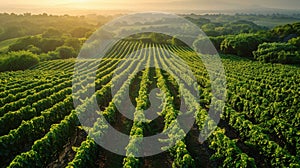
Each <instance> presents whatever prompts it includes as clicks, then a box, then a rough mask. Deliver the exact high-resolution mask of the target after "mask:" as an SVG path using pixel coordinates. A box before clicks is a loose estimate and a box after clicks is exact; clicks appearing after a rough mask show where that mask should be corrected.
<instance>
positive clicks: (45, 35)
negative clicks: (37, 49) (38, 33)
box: [42, 28, 62, 38]
mask: <svg viewBox="0 0 300 168" xmlns="http://www.w3.org/2000/svg"><path fill="white" fill-rule="evenodd" d="M60 36H62V32H61V31H59V30H58V29H55V28H49V29H47V30H46V31H45V32H44V33H43V34H42V37H43V38H49V37H60Z"/></svg>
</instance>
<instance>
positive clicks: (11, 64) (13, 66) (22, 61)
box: [0, 51, 39, 71]
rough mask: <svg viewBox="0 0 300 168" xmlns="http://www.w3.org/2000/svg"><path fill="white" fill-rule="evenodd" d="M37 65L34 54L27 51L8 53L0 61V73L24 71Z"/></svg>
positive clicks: (37, 59)
mask: <svg viewBox="0 0 300 168" xmlns="http://www.w3.org/2000/svg"><path fill="white" fill-rule="evenodd" d="M38 63H39V58H38V56H37V55H36V54H33V53H32V52H29V51H18V52H10V53H8V54H7V55H6V56H4V57H3V58H2V59H0V71H17V70H25V69H28V68H30V67H32V66H34V65H36V64H38Z"/></svg>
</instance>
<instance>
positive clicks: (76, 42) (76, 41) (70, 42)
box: [64, 38, 81, 52]
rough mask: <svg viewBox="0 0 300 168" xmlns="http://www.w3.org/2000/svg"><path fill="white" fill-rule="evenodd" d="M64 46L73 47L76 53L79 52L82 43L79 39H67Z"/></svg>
mask: <svg viewBox="0 0 300 168" xmlns="http://www.w3.org/2000/svg"><path fill="white" fill-rule="evenodd" d="M64 45H65V46H69V47H73V48H74V50H75V51H76V52H79V51H80V48H81V42H80V40H79V39H77V38H67V39H66V40H65V44H64Z"/></svg>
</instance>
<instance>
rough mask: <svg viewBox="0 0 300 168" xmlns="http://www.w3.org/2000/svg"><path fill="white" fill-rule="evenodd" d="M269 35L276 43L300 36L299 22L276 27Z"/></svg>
mask: <svg viewBox="0 0 300 168" xmlns="http://www.w3.org/2000/svg"><path fill="white" fill-rule="evenodd" d="M271 33H272V36H273V38H274V39H275V40H276V41H287V40H289V39H288V38H289V36H300V22H297V23H294V24H286V25H283V26H277V27H275V28H273V29H272V30H271Z"/></svg>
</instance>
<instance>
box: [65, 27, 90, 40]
mask: <svg viewBox="0 0 300 168" xmlns="http://www.w3.org/2000/svg"><path fill="white" fill-rule="evenodd" d="M90 31H92V30H91V29H89V28H85V27H77V28H74V29H73V30H72V31H71V32H70V34H71V36H72V37H76V38H83V37H86V35H87V33H89V32H90Z"/></svg>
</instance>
